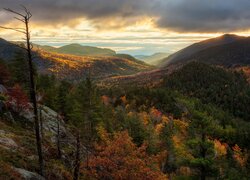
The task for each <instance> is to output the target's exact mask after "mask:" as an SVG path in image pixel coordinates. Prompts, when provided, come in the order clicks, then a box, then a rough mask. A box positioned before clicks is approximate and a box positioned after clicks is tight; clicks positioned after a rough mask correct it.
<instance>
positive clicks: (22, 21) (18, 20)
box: [14, 17, 25, 23]
mask: <svg viewBox="0 0 250 180" xmlns="http://www.w3.org/2000/svg"><path fill="white" fill-rule="evenodd" d="M14 18H15V19H16V20H18V21H21V22H23V23H25V20H23V19H20V18H17V17H14Z"/></svg>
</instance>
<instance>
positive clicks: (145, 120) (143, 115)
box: [139, 111, 150, 126]
mask: <svg viewBox="0 0 250 180" xmlns="http://www.w3.org/2000/svg"><path fill="white" fill-rule="evenodd" d="M139 117H140V119H141V121H142V122H143V124H144V125H145V126H146V125H148V123H149V122H150V117H149V115H148V113H147V112H145V111H143V112H141V113H139Z"/></svg>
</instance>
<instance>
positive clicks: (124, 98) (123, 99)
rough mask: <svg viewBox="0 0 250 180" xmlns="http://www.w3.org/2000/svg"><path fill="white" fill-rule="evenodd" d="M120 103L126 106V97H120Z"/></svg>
mask: <svg viewBox="0 0 250 180" xmlns="http://www.w3.org/2000/svg"><path fill="white" fill-rule="evenodd" d="M121 101H122V103H123V104H124V105H125V104H127V98H126V96H122V97H121Z"/></svg>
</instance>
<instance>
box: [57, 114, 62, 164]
mask: <svg viewBox="0 0 250 180" xmlns="http://www.w3.org/2000/svg"><path fill="white" fill-rule="evenodd" d="M57 156H58V159H61V157H62V152H61V139H60V119H59V117H58V118H57Z"/></svg>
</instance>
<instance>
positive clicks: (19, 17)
mask: <svg viewBox="0 0 250 180" xmlns="http://www.w3.org/2000/svg"><path fill="white" fill-rule="evenodd" d="M22 7H23V9H24V13H23V14H22V13H19V12H16V11H13V10H11V9H5V10H6V11H8V12H10V13H12V14H15V15H16V16H17V17H15V19H17V20H19V21H21V22H22V23H24V25H25V27H24V28H8V27H1V26H0V28H3V29H9V30H13V31H17V32H20V33H22V34H24V35H25V41H26V47H20V48H22V49H24V50H25V51H26V52H27V58H28V65H29V77H30V99H31V102H32V104H33V112H34V122H35V132H36V144H37V153H38V157H39V167H40V174H41V175H42V176H44V161H43V153H42V142H41V136H40V127H39V118H38V110H37V100H36V91H35V81H34V68H33V64H32V54H31V49H32V45H31V43H30V32H29V20H30V18H31V17H32V14H31V13H30V12H29V11H28V10H27V9H26V8H25V7H24V6H22Z"/></svg>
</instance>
